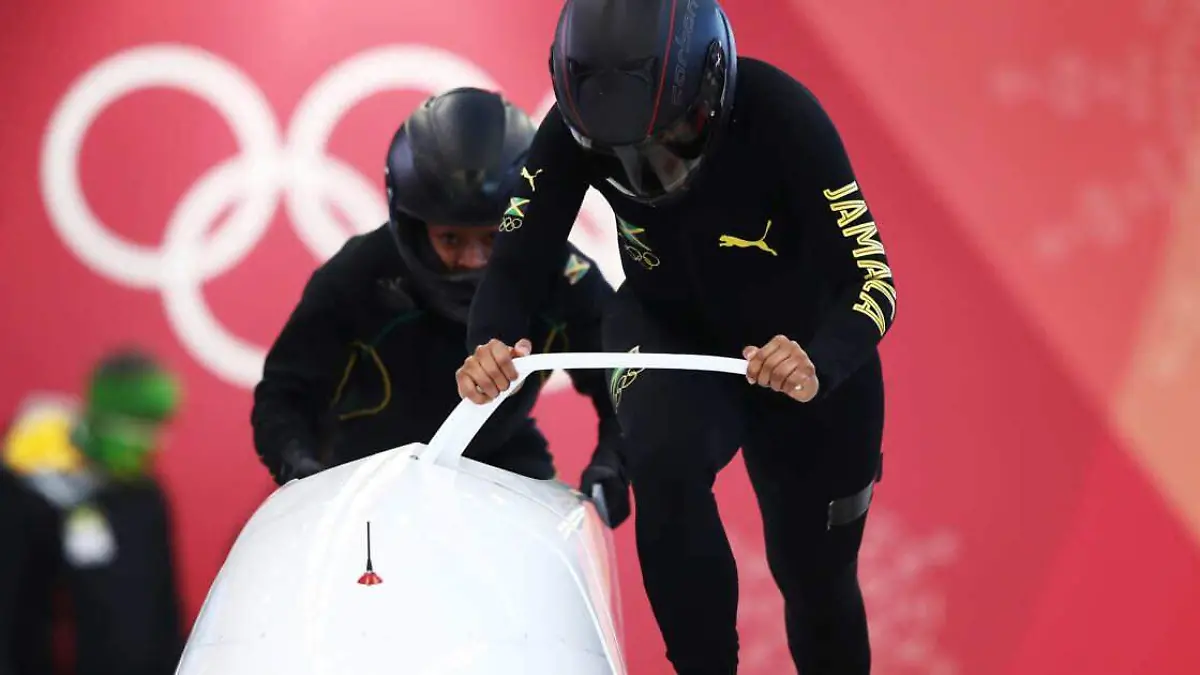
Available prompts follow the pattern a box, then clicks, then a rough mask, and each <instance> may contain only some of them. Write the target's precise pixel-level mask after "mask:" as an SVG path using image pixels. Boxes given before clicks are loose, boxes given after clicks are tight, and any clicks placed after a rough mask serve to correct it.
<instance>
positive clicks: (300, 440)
mask: <svg viewBox="0 0 1200 675" xmlns="http://www.w3.org/2000/svg"><path fill="white" fill-rule="evenodd" d="M345 251H346V249H343V252H345ZM338 255H339V256H340V255H342V252H339V254H338ZM335 258H336V257H335ZM339 274H340V268H339V267H335V266H334V260H331V261H329V262H328V263H326V264H325V265H323V266H322V267H320V268H318V269H317V271H316V272H314V273H313V275H312V276H311V277H310V278H309V280H308V283H307V284H306V285H305V287H304V292H303V294H302V296H301V298H300V302H299V303H298V304H297V305H296V307H295V309H293V310H292V314H291V316H290V317H288V320H287V323H286V324H284V326H283V330H282V331H280V333H279V336H278V337H277V338H276V339H275V342H274V344H272V345H271V349H270V350H269V351H268V352H267V357H266V362H265V364H264V365H263V376H262V380H261V381H260V382H259V383H258V385H257V386H256V387H255V388H254V408H253V411H252V412H251V415H250V421H251V425H252V426H253V428H254V447H255V449H256V450H257V452H258V456H259V458H260V459H261V460H262V463H263V464H264V465H265V466H266V467H267V469H268V470H269V471H270V472H271V476H272V477H275V476H278V475H279V471H280V468H281V461H282V460H281V457H282V455H283V451H284V449H285V448H288V447H294V448H296V449H297V450H299V451H300V452H302V453H304V454H306V455H308V456H309V457H312V458H313V459H316V458H318V457H319V445H318V444H319V442H320V432H321V420H322V418H323V416H324V415H326V414H328V409H329V404H330V401H332V399H333V395H334V392H335V391H336V388H337V384H338V382H339V381H340V377H341V373H342V371H343V370H344V367H345V364H346V359H347V358H348V352H347V345H348V344H349V343H350V335H349V331H350V330H351V327H348V326H347V322H346V320H345V319H344V316H345V307H346V303H347V301H348V300H350V299H348V298H343V293H341V292H339V289H340V288H341V285H340V280H339V279H338V278H337V277H338V275H339Z"/></svg>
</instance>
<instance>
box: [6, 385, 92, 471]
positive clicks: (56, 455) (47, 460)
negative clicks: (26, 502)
mask: <svg viewBox="0 0 1200 675" xmlns="http://www.w3.org/2000/svg"><path fill="white" fill-rule="evenodd" d="M74 424H75V409H74V406H72V405H71V404H70V403H68V402H67V401H64V400H61V399H46V398H43V399H41V400H34V401H30V402H29V403H28V404H26V405H23V406H22V407H21V409H20V411H19V412H18V414H17V417H16V419H15V420H14V421H13V423H12V426H11V427H10V428H9V430H8V433H7V434H6V435H5V438H4V445H3V450H2V454H0V458H2V460H3V461H2V463H3V465H4V466H6V467H7V468H8V469H9V470H10V471H11V472H13V473H15V474H17V475H22V476H24V475H30V474H34V473H44V472H55V473H74V472H76V471H79V470H80V469H82V468H83V467H84V465H85V462H84V458H83V455H82V454H81V453H80V452H79V450H78V449H77V448H76V447H75V445H74V444H73V443H72V442H71V429H72V427H73V426H74Z"/></svg>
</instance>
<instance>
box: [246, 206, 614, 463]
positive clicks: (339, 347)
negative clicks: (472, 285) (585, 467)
mask: <svg viewBox="0 0 1200 675" xmlns="http://www.w3.org/2000/svg"><path fill="white" fill-rule="evenodd" d="M544 254H545V255H547V256H549V259H548V263H549V264H548V266H547V268H548V269H549V270H550V271H549V272H547V277H546V279H545V281H547V282H548V283H549V285H551V286H552V287H553V289H552V291H551V293H550V294H549V295H548V296H547V297H546V299H545V302H544V303H542V304H541V309H540V310H539V311H538V312H536V316H535V317H534V320H533V333H532V334H531V335H530V336H529V337H530V339H531V341H532V343H533V352H534V353H537V352H546V351H549V352H559V351H566V350H571V351H597V350H599V348H600V320H601V317H602V313H603V311H604V307H605V305H606V304H607V302H608V301H609V300H610V299H611V298H612V295H613V290H612V287H611V286H610V285H609V284H608V282H607V281H606V280H605V279H604V277H603V275H602V274H601V272H600V269H599V268H598V267H596V265H595V263H594V261H592V260H591V259H590V258H588V257H587V256H585V255H584V254H583V253H581V252H580V251H579V250H578V249H576V248H575V247H574V246H571V245H569V244H565V243H562V242H560V243H559V244H558V245H557V246H554V247H552V248H551V249H547V250H546V251H545V253H544ZM404 276H405V269H404V267H403V262H402V260H401V258H400V255H399V253H398V252H397V250H396V244H395V242H394V240H393V239H392V237H391V234H390V233H389V232H388V230H387V228H386V226H382V227H380V228H378V229H376V230H374V231H372V232H369V233H367V234H363V235H358V236H355V237H352V238H351V239H350V240H349V241H347V242H346V244H345V245H344V246H343V247H342V249H341V250H340V251H339V252H338V253H337V254H336V255H334V256H333V257H332V258H331V259H330V260H329V261H327V262H326V263H325V264H324V265H322V266H320V267H319V268H318V269H317V270H316V271H315V272H314V273H313V275H312V277H311V278H310V280H309V281H308V284H307V285H306V287H305V289H304V293H303V296H302V298H301V300H300V302H299V304H298V305H297V306H296V308H295V309H294V311H293V312H292V314H291V317H290V318H289V319H288V321H287V323H286V325H285V326H284V327H283V330H282V332H281V333H280V335H279V337H278V338H277V339H276V341H275V343H274V345H273V346H272V347H271V350H270V352H269V353H268V355H267V359H266V365H265V368H264V370H263V378H262V381H261V382H260V383H259V384H258V386H257V387H256V388H255V391H254V410H253V412H252V415H251V418H252V422H253V427H254V443H255V447H256V448H257V451H258V455H259V457H260V458H261V459H262V462H263V464H265V465H266V466H267V468H268V469H269V470H270V471H271V474H272V476H278V475H279V473H280V462H281V457H282V456H283V454H284V450H285V449H286V448H288V447H289V446H291V447H294V448H298V449H299V450H300V451H301V452H303V453H305V454H307V455H309V456H311V457H315V458H318V459H319V460H320V461H321V462H322V463H323V464H324V465H326V466H330V465H337V464H342V463H345V462H350V461H353V460H356V459H360V458H362V457H366V456H368V455H372V454H375V453H378V452H381V451H384V450H389V449H391V448H396V447H400V446H402V445H405V444H408V443H412V442H421V443H425V442H428V441H429V439H430V438H431V437H432V436H433V434H434V432H435V431H437V428H438V426H440V425H441V423H442V422H443V421H444V420H445V418H446V416H447V415H449V414H450V411H451V410H453V409H454V407H455V406H456V405H458V403H459V402H460V401H461V400H462V399H461V397H460V396H459V395H458V388H457V384H456V382H455V378H454V373H455V371H456V370H457V369H458V368H459V366H461V365H462V363H463V361H464V360H465V359H466V357H467V355H468V352H467V351H465V350H464V347H463V345H464V344H465V342H466V326H465V325H464V324H463V323H461V322H454V321H451V320H449V319H446V318H443V317H442V316H441V315H440V314H437V313H434V312H431V311H426V309H424V308H423V306H422V300H421V298H420V296H419V295H418V294H417V293H415V292H413V291H412V290H409V288H408V287H409V284H407V283H406V282H405V280H404ZM551 277H552V278H553V279H551ZM571 378H572V383H573V384H574V386H575V389H576V390H577V391H579V392H580V393H582V394H585V395H587V396H589V397H591V399H592V401H593V402H594V405H595V408H596V412H597V414H598V416H599V419H600V428H599V444H598V446H597V450H596V455H595V456H594V458H593V459H594V461H605V462H609V463H613V462H616V463H618V464H619V450H618V449H617V448H618V444H619V438H620V427H619V424H618V423H617V421H616V417H615V414H614V412H613V409H612V404H611V403H610V401H609V400H608V395H607V386H606V384H605V381H604V376H603V374H602V373H598V372H589V371H579V372H575V373H571ZM544 381H545V376H544V375H542V376H535V377H531V378H530V379H529V380H528V381H527V382H526V383H525V386H524V387H522V388H521V390H520V391H519V392H517V393H516V394H514V395H513V396H512V397H510V398H509V399H508V400H507V401H505V402H504V404H503V405H502V406H501V408H500V409H499V410H497V411H496V412H495V413H494V414H493V415H492V417H491V418H490V419H489V420H488V422H487V424H485V425H484V427H483V429H481V430H480V432H479V434H478V435H477V436H476V437H475V439H474V441H472V443H471V445H470V446H469V447H468V448H467V449H466V452H465V453H464V454H465V456H467V457H470V458H473V459H477V460H479V461H481V462H485V463H487V464H491V465H493V466H497V467H500V468H503V469H507V470H510V471H513V472H516V473H519V474H522V475H525V476H529V477H531V478H539V479H547V478H551V477H553V476H554V475H555V469H554V464H553V461H552V458H551V456H550V454H549V452H548V451H547V444H546V439H545V438H544V437H543V436H542V434H541V431H540V430H539V429H538V428H537V426H536V424H535V422H534V420H533V419H532V418H531V417H530V411H531V409H532V408H533V406H534V403H535V402H536V401H537V396H538V393H539V391H540V390H541V387H542V383H543V382H544Z"/></svg>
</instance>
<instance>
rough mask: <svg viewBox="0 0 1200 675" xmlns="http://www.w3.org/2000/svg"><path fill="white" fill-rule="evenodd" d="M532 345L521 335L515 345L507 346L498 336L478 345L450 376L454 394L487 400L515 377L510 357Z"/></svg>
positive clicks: (517, 354) (521, 352) (466, 397)
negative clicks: (455, 390)
mask: <svg viewBox="0 0 1200 675" xmlns="http://www.w3.org/2000/svg"><path fill="white" fill-rule="evenodd" d="M532 348H533V345H531V344H530V342H529V340H526V339H524V338H522V339H520V340H518V341H517V345H516V346H515V347H509V346H508V345H506V344H504V343H503V342H501V341H499V340H492V341H490V342H488V343H487V344H486V345H479V346H478V347H476V348H475V353H474V354H472V355H471V356H468V357H467V359H466V360H465V361H463V364H462V367H461V368H459V369H458V370H457V371H456V372H455V373H454V379H455V380H457V381H458V395H459V396H461V397H463V398H465V399H469V400H471V401H472V402H474V403H487V402H488V401H491V400H492V399H494V398H496V397H497V396H499V395H500V392H502V391H507V390H508V388H509V386H510V385H511V384H512V383H513V382H516V381H517V369H516V367H515V366H513V359H514V358H516V357H519V356H528V355H529V351H530V350H531V349H532Z"/></svg>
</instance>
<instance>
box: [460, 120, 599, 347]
mask: <svg viewBox="0 0 1200 675" xmlns="http://www.w3.org/2000/svg"><path fill="white" fill-rule="evenodd" d="M581 153H582V150H581V149H580V148H579V146H577V145H576V144H575V140H574V139H573V138H572V137H571V132H570V130H568V129H567V126H566V123H565V122H563V119H562V116H561V114H560V113H559V112H558V108H557V107H554V108H551V109H550V112H549V113H548V114H547V115H546V118H545V119H544V120H542V123H541V125H540V126H539V127H538V132H537V135H536V136H535V137H534V139H533V145H532V147H530V150H529V159H528V161H527V162H526V164H525V168H524V170H523V172H522V174H523V175H522V179H521V180H520V182H519V183H518V186H517V190H516V191H515V192H514V194H513V195H512V197H511V200H510V204H509V210H508V212H507V213H506V215H505V218H504V222H503V224H502V226H501V232H500V234H499V236H498V237H496V243H495V245H494V248H493V249H492V255H491V258H490V259H489V261H488V266H487V272H485V274H484V277H483V280H482V281H481V282H480V285H479V288H478V290H477V291H476V292H475V297H474V299H473V300H472V302H471V313H470V319H469V325H468V329H467V349H468V350H470V351H473V350H474V349H475V347H476V346H478V345H483V344H486V343H487V342H488V341H490V340H492V339H497V340H499V341H500V342H503V343H504V344H505V345H514V344H516V343H517V341H518V340H520V339H522V338H526V337H528V335H527V333H528V331H529V319H530V317H531V316H532V315H533V311H534V309H535V308H537V307H540V306H541V305H542V304H543V303H544V301H545V299H546V297H547V295H548V292H549V290H550V287H551V284H553V283H554V277H555V276H557V275H558V274H559V273H560V272H561V271H562V267H561V265H562V252H563V250H564V246H565V245H566V242H567V236H568V235H569V234H570V233H571V227H572V225H573V224H574V223H575V217H576V216H577V215H578V214H579V207H580V205H581V204H582V203H583V197H584V194H586V193H587V189H588V183H587V178H586V175H585V173H584V164H583V161H582V155H581Z"/></svg>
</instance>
